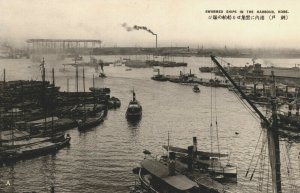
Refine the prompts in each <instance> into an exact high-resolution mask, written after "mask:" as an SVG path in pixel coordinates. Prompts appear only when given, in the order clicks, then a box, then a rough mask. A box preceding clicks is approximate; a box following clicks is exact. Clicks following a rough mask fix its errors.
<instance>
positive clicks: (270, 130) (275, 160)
mask: <svg viewBox="0 0 300 193" xmlns="http://www.w3.org/2000/svg"><path fill="white" fill-rule="evenodd" d="M211 60H212V61H213V62H214V63H215V64H216V65H217V66H218V68H219V69H220V70H221V71H222V73H223V74H224V75H225V76H226V78H227V79H228V80H229V81H230V82H231V83H232V84H233V86H234V87H235V88H236V89H237V90H238V91H239V93H240V94H241V95H242V97H243V99H245V100H246V101H247V102H248V104H249V105H250V106H251V107H252V108H253V109H254V111H255V112H256V113H257V114H258V115H259V117H260V118H261V119H262V121H263V122H264V125H266V128H267V135H268V148H269V159H270V165H271V170H272V171H271V172H272V189H273V193H281V192H282V191H281V172H280V147H279V136H278V126H277V109H276V101H275V97H276V96H275V90H274V88H275V81H274V75H272V77H273V81H272V82H273V85H272V90H273V91H272V96H271V105H272V119H271V123H270V122H269V120H268V119H267V118H266V117H265V116H264V115H263V114H262V113H261V112H260V111H259V110H258V109H257V108H256V107H255V105H254V104H253V103H252V102H251V101H250V100H249V99H248V97H247V96H246V95H245V93H244V92H243V91H242V90H241V89H240V87H239V86H238V85H237V84H236V83H235V82H234V81H233V80H232V78H231V77H230V76H229V75H228V73H227V72H226V71H225V70H224V68H223V67H222V66H221V65H220V63H219V62H218V61H217V60H216V58H215V56H211Z"/></svg>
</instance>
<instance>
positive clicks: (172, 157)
mask: <svg viewBox="0 0 300 193" xmlns="http://www.w3.org/2000/svg"><path fill="white" fill-rule="evenodd" d="M175 156H176V155H175V152H172V151H171V152H170V153H169V176H174V175H175Z"/></svg>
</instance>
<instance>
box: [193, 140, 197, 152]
mask: <svg viewBox="0 0 300 193" xmlns="http://www.w3.org/2000/svg"><path fill="white" fill-rule="evenodd" d="M193 146H194V149H193V151H194V153H196V152H197V137H193Z"/></svg>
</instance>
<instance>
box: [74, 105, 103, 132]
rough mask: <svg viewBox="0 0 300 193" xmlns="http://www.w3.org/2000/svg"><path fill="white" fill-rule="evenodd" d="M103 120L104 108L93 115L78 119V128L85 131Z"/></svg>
mask: <svg viewBox="0 0 300 193" xmlns="http://www.w3.org/2000/svg"><path fill="white" fill-rule="evenodd" d="M103 120H104V110H102V111H101V112H100V113H97V114H96V116H94V117H87V118H85V119H84V120H79V121H78V130H80V131H85V130H88V129H90V128H92V127H95V126H97V125H99V124H100V123H102V122H103Z"/></svg>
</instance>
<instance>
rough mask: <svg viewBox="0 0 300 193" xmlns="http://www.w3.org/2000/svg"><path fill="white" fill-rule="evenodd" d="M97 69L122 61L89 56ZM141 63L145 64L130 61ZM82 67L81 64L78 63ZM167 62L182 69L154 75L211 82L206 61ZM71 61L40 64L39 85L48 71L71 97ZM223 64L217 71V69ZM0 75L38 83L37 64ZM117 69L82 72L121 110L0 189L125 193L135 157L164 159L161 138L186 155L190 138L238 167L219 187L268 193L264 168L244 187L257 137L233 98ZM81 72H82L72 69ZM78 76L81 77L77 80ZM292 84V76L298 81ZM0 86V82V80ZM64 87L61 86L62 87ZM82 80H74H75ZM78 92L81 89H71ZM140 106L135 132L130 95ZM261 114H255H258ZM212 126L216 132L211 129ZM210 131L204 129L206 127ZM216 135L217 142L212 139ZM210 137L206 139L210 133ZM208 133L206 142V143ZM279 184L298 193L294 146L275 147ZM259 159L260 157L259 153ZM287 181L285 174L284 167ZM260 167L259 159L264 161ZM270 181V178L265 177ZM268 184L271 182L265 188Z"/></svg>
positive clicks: (24, 166)
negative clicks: (128, 111) (226, 156)
mask: <svg viewBox="0 0 300 193" xmlns="http://www.w3.org/2000/svg"><path fill="white" fill-rule="evenodd" d="M95 57H96V58H97V59H100V58H101V59H102V60H104V61H105V62H107V61H115V60H116V59H119V58H120V57H123V58H125V57H127V58H129V56H95ZM136 57H137V58H140V59H144V58H145V57H146V56H131V58H132V59H135V58H136ZM84 59H85V60H86V61H88V60H89V57H87V56H85V57H84ZM173 60H174V61H178V62H182V61H184V62H187V63H188V67H185V68H184V67H176V68H161V71H160V72H161V73H163V74H172V75H179V71H183V72H185V73H188V72H189V70H190V69H191V71H192V73H195V74H196V75H197V76H198V77H201V78H214V76H212V75H211V74H204V73H200V72H199V70H198V68H199V67H201V66H211V65H212V63H211V61H210V58H201V57H187V58H182V57H174V58H173ZM225 60H226V61H228V62H230V63H231V65H235V66H245V65H249V64H252V60H251V58H248V59H247V58H243V59H240V58H227V59H225ZM72 62H74V61H72V60H71V59H69V60H67V59H66V60H65V61H55V60H53V59H51V58H46V69H47V76H46V78H47V79H48V80H50V81H51V72H50V69H51V68H52V67H54V68H55V78H56V79H55V83H56V85H58V86H60V87H61V91H67V89H68V88H69V90H70V91H75V68H74V67H73V66H66V69H67V70H66V71H65V72H61V71H59V69H60V68H63V66H62V65H61V64H62V63H72ZM268 62H269V64H267V65H270V63H273V64H274V65H275V66H285V67H292V66H294V64H297V63H300V60H297V59H269V60H268ZM223 64H225V63H223ZM3 68H5V69H6V79H7V80H8V81H10V80H19V79H25V80H30V79H32V80H40V79H41V72H40V66H39V63H38V62H32V61H30V60H29V59H19V60H9V59H5V60H4V59H3V60H0V69H3ZM126 69H127V67H125V66H115V67H114V66H113V65H110V66H108V67H106V66H105V67H104V71H105V73H106V75H107V78H104V79H102V78H99V77H97V75H98V74H97V72H96V69H94V68H92V67H86V68H85V85H86V88H88V87H91V86H92V82H93V81H92V77H93V74H94V75H95V77H96V79H95V84H96V85H95V86H97V87H109V88H110V89H111V96H115V97H117V98H119V99H120V100H121V103H122V105H121V108H120V109H115V110H110V111H109V112H108V116H107V118H106V119H105V121H104V122H103V123H102V124H101V125H99V126H97V127H95V128H93V129H91V130H89V131H86V132H79V131H78V130H77V128H74V129H70V130H68V131H67V133H69V134H70V136H71V138H72V139H71V145H70V146H69V147H67V148H63V149H61V150H59V151H58V152H57V153H56V154H53V155H46V156H42V157H38V158H34V159H30V160H25V161H19V162H17V163H15V164H13V165H6V166H2V167H0V188H1V189H2V190H0V192H1V191H4V190H6V189H10V190H12V191H13V192H27V191H28V192H32V191H35V192H50V187H52V186H54V187H55V191H56V192H74V193H75V192H76V193H77V192H85V193H88V192H90V193H92V192H100V193H112V192H114V193H124V192H129V190H130V188H131V187H132V186H133V185H134V184H135V180H136V179H137V176H135V175H134V174H133V173H132V169H133V168H135V167H137V166H139V163H140V161H141V160H143V159H144V155H143V150H145V149H147V150H149V151H150V152H151V153H152V155H153V156H156V155H162V154H163V153H164V151H163V148H162V145H167V142H168V141H167V139H168V133H169V135H170V145H172V146H179V147H184V148H187V147H188V146H189V145H191V144H192V137H194V136H196V137H197V138H198V149H200V150H205V151H211V149H213V151H215V152H217V151H218V144H219V148H220V151H221V152H222V153H229V155H230V157H229V158H230V160H228V161H230V162H232V163H236V164H237V166H238V180H237V183H229V184H227V185H226V187H227V188H229V189H230V190H231V191H232V192H238V193H247V192H258V184H259V182H261V180H259V179H258V177H259V176H260V175H263V176H264V177H265V178H264V180H263V184H264V187H263V189H262V190H263V191H262V192H267V188H268V189H269V192H271V186H269V187H267V186H266V183H267V182H268V180H267V176H268V173H269V172H268V171H269V170H268V168H267V166H265V167H264V173H263V174H261V173H259V167H260V164H257V166H256V172H255V174H254V177H253V179H252V180H250V175H248V177H245V174H246V170H247V168H248V166H249V163H250V160H251V158H252V155H253V152H254V150H255V146H256V144H257V141H258V139H259V136H260V133H261V131H262V129H261V127H260V122H259V121H258V120H257V119H256V118H255V117H253V116H252V115H251V114H250V113H249V111H248V110H247V109H246V108H244V106H243V104H241V103H240V102H239V100H238V98H237V97H236V96H235V95H234V94H233V93H232V92H230V91H229V90H228V89H226V88H210V87H204V86H199V88H200V90H201V92H200V93H194V92H193V91H192V86H189V85H181V84H175V83H171V82H156V81H153V80H151V79H150V78H151V76H153V75H154V74H155V73H156V72H153V69H152V68H143V69H136V68H133V69H132V70H130V71H129V70H126ZM79 70H80V71H81V70H82V67H79ZM79 74H82V73H79ZM299 76H300V75H299ZM0 77H1V78H2V74H1V75H0ZM67 79H69V86H67ZM80 80H82V78H80ZM79 89H80V90H81V91H82V89H83V83H82V81H81V82H80V83H79ZM133 89H134V91H135V93H136V98H137V100H138V101H140V103H141V105H142V106H143V117H142V119H141V121H140V122H139V124H137V125H132V124H129V123H128V122H127V121H126V119H125V112H126V108H127V105H128V103H129V101H130V100H131V98H132V90H133ZM260 109H261V110H264V109H263V108H260ZM216 120H217V122H218V126H217V127H216V124H215V122H216ZM211 123H212V125H213V127H211V126H210V125H211ZM217 130H218V138H219V139H217V133H216V131H217ZM211 131H212V132H211ZM211 133H212V136H211ZM260 147H261V144H260V143H259V145H258V149H256V153H255V156H254V159H253V160H254V161H253V163H252V166H251V170H250V173H251V174H252V171H253V169H254V167H255V165H256V160H257V159H258V154H259V153H260ZM280 147H281V150H282V152H281V154H282V156H281V157H282V176H283V181H284V183H283V186H284V187H283V188H284V190H285V191H284V192H291V191H290V190H291V189H290V188H291V187H292V185H295V186H296V189H298V191H300V180H299V179H300V175H299V171H300V168H299V166H300V162H299V159H298V155H299V149H300V144H299V143H297V142H295V141H288V140H286V139H283V140H281V146H280ZM265 155H267V153H265ZM288 160H290V161H291V167H292V168H289V170H290V171H291V172H290V173H289V176H290V177H291V178H292V180H291V178H288V174H287V168H288V166H290V165H289V164H288V162H289V161H288ZM266 163H267V158H266ZM269 175H271V174H269ZM269 181H271V180H269Z"/></svg>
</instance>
